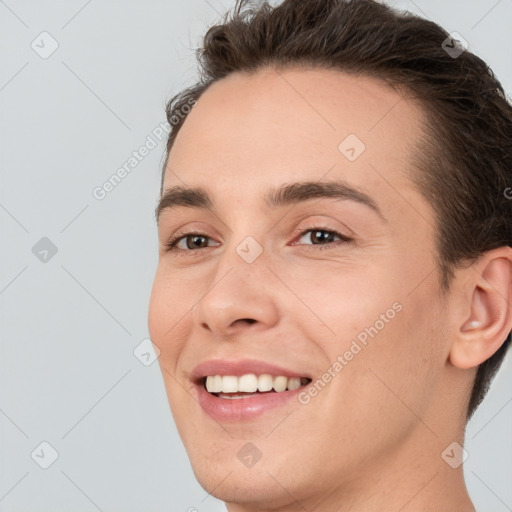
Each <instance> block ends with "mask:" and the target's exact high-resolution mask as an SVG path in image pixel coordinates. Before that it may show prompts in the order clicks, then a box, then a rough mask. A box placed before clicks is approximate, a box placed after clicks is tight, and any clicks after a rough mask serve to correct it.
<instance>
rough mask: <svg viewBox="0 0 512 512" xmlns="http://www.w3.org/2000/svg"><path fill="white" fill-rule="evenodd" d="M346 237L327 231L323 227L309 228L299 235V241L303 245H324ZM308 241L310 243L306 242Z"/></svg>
mask: <svg viewBox="0 0 512 512" xmlns="http://www.w3.org/2000/svg"><path fill="white" fill-rule="evenodd" d="M344 239H346V238H345V237H343V236H342V235H340V234H339V233H336V232H335V231H328V230H325V229H309V230H308V231H305V232H304V233H303V234H302V235H301V237H300V243H303V244H305V245H325V244H329V243H332V242H336V241H338V240H344ZM308 241H309V242H310V243H308Z"/></svg>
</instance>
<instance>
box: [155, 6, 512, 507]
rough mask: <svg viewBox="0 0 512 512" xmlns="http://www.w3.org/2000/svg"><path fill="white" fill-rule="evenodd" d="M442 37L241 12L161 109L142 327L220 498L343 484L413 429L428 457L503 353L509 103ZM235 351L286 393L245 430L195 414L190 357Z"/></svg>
mask: <svg viewBox="0 0 512 512" xmlns="http://www.w3.org/2000/svg"><path fill="white" fill-rule="evenodd" d="M447 38H449V34H448V33H447V32H445V31H444V30H443V29H442V28H440V27H439V26H438V25H436V24H434V23H432V22H429V21H426V20H423V19H420V18H418V17H415V16H413V15H410V14H400V13H397V12H394V11H392V10H391V9H390V8H388V7H386V6H384V5H381V4H379V3H376V2H373V1H370V0H359V1H357V2H355V1H343V0H308V1H296V0H295V1H290V0H285V1H284V2H282V3H281V4H280V5H279V6H277V7H271V6H269V5H267V4H265V3H263V4H261V3H258V4H257V6H256V7H254V8H253V7H252V6H251V5H250V4H248V3H247V2H243V1H239V2H238V3H237V7H236V8H235V10H234V11H233V13H232V14H231V15H230V16H229V17H226V19H225V20H224V22H223V23H222V24H219V25H216V26H214V27H212V28H211V29H210V30H209V31H208V33H207V34H206V36H205V39H204V46H203V48H201V50H200V52H199V57H200V64H201V71H202V73H201V79H200V81H199V82H198V83H197V84H196V85H195V86H193V87H191V88H189V89H187V90H185V91H183V92H181V93H180V94H178V95H177V96H176V97H174V98H173V99H172V100H171V101H170V102H169V104H168V108H167V115H168V119H169V122H170V123H171V125H172V126H173V128H172V131H171V133H170V135H169V139H168V144H167V158H166V161H165V165H164V169H163V173H162V191H161V192H162V194H161V195H162V197H161V202H160V204H159V208H158V211H157V214H158V224H159V238H160V259H159V265H158V269H157V274H156V277H155V283H154V287H153V292H152V297H151V303H150V312H149V327H150V334H151V338H152V340H153V342H154V343H155V344H156V345H157V346H158V347H159V349H160V351H161V355H160V359H159V361H160V365H161V368H162V372H163V377H164V380H165V384H166V389H167V393H168V396H169V401H170V405H171V408H172V410H173V414H174V416H175V419H176V423H177V426H178V429H179V432H180V435H181V436H182V439H183V441H184V443H185V446H186V448H187V450H188V453H189V456H190V458H191V461H192V466H193V468H194V471H195V473H196V475H197V476H198V479H199V480H200V482H201V483H202V484H203V485H204V486H205V487H206V488H208V489H209V490H211V489H212V488H213V487H215V486H216V485H217V484H219V489H218V490H217V491H216V492H217V493H218V495H219V496H220V497H222V498H223V499H225V500H226V501H231V502H233V503H234V502H241V500H242V497H241V496H242V495H243V499H244V500H247V502H250V501H251V500H253V501H254V502H256V500H257V497H258V496H261V495H262V494H261V493H262V492H264V493H268V499H269V501H268V503H270V502H271V501H272V500H274V501H272V503H277V501H278V500H282V503H283V504H284V503H285V501H286V499H287V498H286V496H284V494H283V492H282V489H283V488H285V489H287V490H289V491H290V493H291V494H292V495H294V496H296V498H297V499H299V496H302V498H303V499H306V497H305V495H304V496H303V495H302V493H303V492H304V491H303V488H304V487H303V484H304V483H308V484H311V482H312V481H313V480H314V482H316V483H315V485H316V486H325V488H326V489H335V488H337V487H338V486H340V485H341V486H342V487H344V489H350V488H351V486H352V487H353V489H355V488H356V487H357V485H358V483H357V482H360V481H361V478H362V477H363V476H364V475H365V474H366V473H365V472H368V467H369V466H372V467H373V469H374V472H375V471H376V470H377V468H378V467H379V465H382V466H384V465H385V464H388V465H389V461H390V457H391V456H392V455H393V454H394V455H397V454H399V453H401V452H405V451H406V447H408V446H409V447H412V446H415V445H417V444H418V441H419V440H420V439H423V445H424V446H429V444H430V445H431V447H433V449H434V450H437V449H439V452H440V451H441V450H442V448H443V447H445V446H446V445H448V444H449V442H450V440H456V439H458V438H459V437H458V436H460V435H462V432H463V429H464V425H465V423H466V422H467V420H468V419H469V418H470V417H471V415H472V414H473V413H474V411H475V409H476V407H477V406H478V404H479V403H480V402H481V400H482V398H483V397H484V395H485V393H486V391H487V389H488V387H489V383H490V382H491V379H492V377H493V375H494V373H495V371H496V370H497V368H498V367H499V365H500V363H501V361H502V359H503V357H504V355H505V352H506V350H507V347H508V345H509V344H510V330H511V326H512V315H511V311H510V300H511V286H512V284H511V261H512V256H511V253H512V249H511V248H510V246H511V244H512V201H510V200H509V199H508V198H507V195H508V194H507V193H506V190H507V187H508V186H510V183H511V182H512V176H511V170H512V107H511V106H510V105H509V104H508V102H507V100H506V98H505V95H504V92H503V88H502V86H501V85H500V83H499V81H498V80H497V79H496V78H495V77H494V76H493V74H492V72H491V71H490V70H489V68H488V67H487V65H486V64H485V63H484V62H483V61H482V60H480V59H479V58H478V57H476V56H475V55H473V54H471V53H469V52H468V51H465V52H462V53H461V54H460V55H459V56H458V57H457V58H453V57H452V56H450V55H449V53H447V51H446V50H445V47H444V46H445V45H443V41H445V40H446V39H447ZM190 105H194V107H193V108H192V109H191V108H190ZM187 106H188V108H185V107H187ZM176 120H177V121H176ZM191 233H192V234H193V233H196V235H195V236H194V235H191ZM187 234H188V235H189V236H186V235H187ZM168 246H170V247H171V249H172V250H168V249H169V247H168ZM248 359H250V360H257V361H260V362H262V361H263V362H266V363H270V362H272V363H274V364H276V365H277V366H278V367H280V368H283V369H284V370H286V371H289V372H290V373H293V375H297V376H300V377H302V378H303V381H302V382H301V383H302V384H303V387H302V388H299V389H297V390H295V395H294V398H292V399H290V400H288V401H286V403H283V404H282V405H279V406H278V407H274V408H272V409H270V410H268V411H266V412H264V413H263V414H259V415H255V416H254V417H252V416H250V417H248V418H246V420H244V421H240V420H239V418H238V419H237V420H235V419H233V418H231V419H229V418H228V419H227V418H226V417H225V416H222V417H219V416H216V414H215V413H212V411H211V410H208V406H206V407H203V406H202V405H199V403H198V401H199V402H201V400H202V399H201V397H200V391H199V388H201V385H202V380H201V379H202V378H203V377H204V376H206V375H210V374H209V373H204V372H208V371H209V369H208V367H204V368H203V369H202V371H203V373H204V374H202V373H201V368H199V369H197V365H198V364H199V363H203V362H205V361H207V360H208V361H211V360H213V361H228V362H229V361H240V360H248ZM196 370H197V371H196ZM211 371H213V370H211ZM198 372H199V373H198ZM304 384H306V385H304ZM313 390H316V391H313ZM198 393H199V394H198ZM201 403H202V402H201ZM203 405H204V404H203ZM418 419H419V420H420V421H418ZM381 425H385V426H386V428H385V429H382V428H379V427H380V426H381ZM426 430H430V432H431V433H428V432H427V434H426V439H425V431H426ZM432 434H433V435H432ZM450 436H452V438H450ZM436 438H437V439H436ZM334 440H335V441H334ZM248 442H250V443H252V444H247V443H248ZM438 444H439V446H438ZM297 446H300V447H301V448H300V450H297V449H296V447H297ZM243 450H246V451H249V452H251V453H249V455H250V456H251V458H252V457H255V458H259V457H261V463H258V465H255V466H254V468H252V467H251V470H250V472H249V471H248V470H247V468H246V467H245V466H244V465H243V464H241V463H240V461H241V460H242V459H243V457H244V451H243ZM237 454H238V457H237ZM398 459H399V457H398V456H397V460H398ZM369 461H371V464H369ZM290 468H291V469H290ZM223 473H225V475H228V474H230V475H231V476H230V477H229V478H228V477H226V481H225V482H224V483H223V484H220V483H219V482H220V480H221V478H220V477H221V474H223ZM269 475H271V476H272V478H274V480H272V479H270V480H269ZM308 479H309V482H308ZM301 489H302V490H301ZM319 490H320V489H319ZM280 492H281V494H283V496H281V495H280V494H279V493H280ZM214 494H215V492H214ZM279 496H281V497H279ZM237 500H238V501H237ZM276 500H277V501H276Z"/></svg>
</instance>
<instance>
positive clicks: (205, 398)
mask: <svg viewBox="0 0 512 512" xmlns="http://www.w3.org/2000/svg"><path fill="white" fill-rule="evenodd" d="M197 390H198V399H199V405H200V406H201V407H202V408H203V410H204V411H205V412H206V413H207V414H208V415H210V416H211V417H212V418H213V419H214V420H217V421H223V422H226V421H229V422H242V421H247V420H252V419H254V418H257V417H258V416H261V415H262V414H264V413H265V412H266V411H269V410H270V409H275V408H276V407H280V406H282V405H284V404H285V403H287V402H288V401H290V400H291V399H292V398H293V397H295V396H297V394H298V393H299V392H300V391H302V390H303V386H301V387H300V388H298V389H294V390H293V391H282V392H280V393H274V392H269V393H255V394H254V396H250V397H246V398H235V399H230V398H219V397H217V396H215V395H212V394H211V393H208V391H206V389H205V388H204V386H202V385H198V386H197Z"/></svg>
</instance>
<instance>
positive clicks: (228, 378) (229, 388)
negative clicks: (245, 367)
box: [222, 375, 238, 393]
mask: <svg viewBox="0 0 512 512" xmlns="http://www.w3.org/2000/svg"><path fill="white" fill-rule="evenodd" d="M222 392H223V393H236V392H238V377H234V376H233V375H223V376H222Z"/></svg>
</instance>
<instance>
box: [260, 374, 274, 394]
mask: <svg viewBox="0 0 512 512" xmlns="http://www.w3.org/2000/svg"><path fill="white" fill-rule="evenodd" d="M273 382H274V379H273V377H272V375H269V374H268V373H264V374H263V375H260V376H259V377H258V391H263V392H265V391H270V390H271V389H272V384H273Z"/></svg>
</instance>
